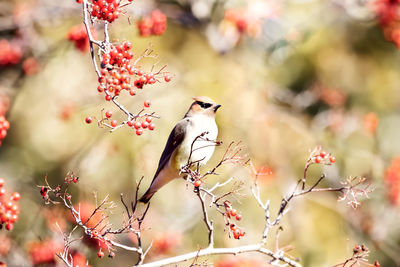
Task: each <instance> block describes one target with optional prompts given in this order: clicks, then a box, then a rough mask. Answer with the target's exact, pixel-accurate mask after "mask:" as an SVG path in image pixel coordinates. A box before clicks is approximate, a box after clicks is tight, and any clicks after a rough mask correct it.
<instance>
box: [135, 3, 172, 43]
mask: <svg viewBox="0 0 400 267" xmlns="http://www.w3.org/2000/svg"><path fill="white" fill-rule="evenodd" d="M137 26H138V29H139V34H140V36H143V37H147V36H150V35H162V34H163V33H164V32H165V30H166V29H167V17H166V16H165V15H164V14H163V13H162V12H161V11H160V10H158V9H156V10H154V11H153V12H152V13H151V15H150V16H148V17H144V18H142V20H140V21H138V23H137Z"/></svg>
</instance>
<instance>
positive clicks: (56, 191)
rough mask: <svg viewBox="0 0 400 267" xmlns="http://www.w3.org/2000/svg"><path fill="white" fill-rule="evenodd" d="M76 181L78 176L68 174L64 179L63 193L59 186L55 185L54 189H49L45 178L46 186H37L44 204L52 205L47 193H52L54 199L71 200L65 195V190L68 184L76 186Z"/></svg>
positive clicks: (68, 195) (69, 196)
mask: <svg viewBox="0 0 400 267" xmlns="http://www.w3.org/2000/svg"><path fill="white" fill-rule="evenodd" d="M78 181H79V177H78V176H76V175H75V174H74V173H73V172H72V173H68V174H67V175H66V176H65V178H64V184H65V185H66V188H65V190H64V191H62V188H61V185H57V186H56V187H55V188H52V187H50V185H49V183H48V182H47V177H45V182H46V185H44V186H38V187H40V195H41V196H42V197H43V199H44V200H45V202H46V203H54V201H52V200H51V199H50V196H49V193H53V194H54V196H55V197H56V198H59V197H65V199H66V200H71V195H70V194H68V193H66V190H67V188H68V186H69V184H71V183H74V184H76V183H77V182H78Z"/></svg>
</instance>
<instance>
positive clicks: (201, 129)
mask: <svg viewBox="0 0 400 267" xmlns="http://www.w3.org/2000/svg"><path fill="white" fill-rule="evenodd" d="M205 132H207V134H205V135H204V137H203V138H197V137H198V136H200V135H201V134H203V133H205ZM217 135H218V127H217V124H216V123H215V120H214V118H210V117H207V116H197V117H193V118H190V122H189V123H188V126H187V128H186V134H185V138H184V140H183V141H182V144H181V145H180V147H179V150H178V155H177V162H176V163H177V164H178V165H179V168H180V167H182V166H184V165H186V164H187V162H188V159H189V157H190V160H191V161H192V162H199V163H200V165H204V164H206V163H207V161H208V160H209V159H210V158H211V156H212V154H213V153H214V149H215V143H214V142H212V141H215V140H216V139H217ZM196 138H197V139H196ZM205 138H207V139H208V140H212V141H207V140H205ZM195 139H196V141H195Z"/></svg>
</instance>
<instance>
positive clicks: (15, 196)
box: [11, 192, 21, 201]
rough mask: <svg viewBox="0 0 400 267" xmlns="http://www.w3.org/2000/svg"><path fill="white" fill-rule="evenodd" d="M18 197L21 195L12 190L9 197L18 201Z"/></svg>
mask: <svg viewBox="0 0 400 267" xmlns="http://www.w3.org/2000/svg"><path fill="white" fill-rule="evenodd" d="M20 198H21V195H20V194H19V193H18V192H14V193H12V195H11V199H12V200H14V201H18V200H20Z"/></svg>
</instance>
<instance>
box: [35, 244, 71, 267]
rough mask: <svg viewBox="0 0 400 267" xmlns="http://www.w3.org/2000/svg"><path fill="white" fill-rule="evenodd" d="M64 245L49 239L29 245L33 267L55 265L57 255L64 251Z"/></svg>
mask: <svg viewBox="0 0 400 267" xmlns="http://www.w3.org/2000/svg"><path fill="white" fill-rule="evenodd" d="M62 248H63V247H62V245H61V244H60V243H57V242H55V241H54V240H51V239H48V240H43V241H38V242H33V243H31V244H29V247H28V252H29V255H30V257H31V260H32V264H33V265H35V266H36V265H40V264H55V254H56V253H59V252H60V251H61V250H62Z"/></svg>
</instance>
